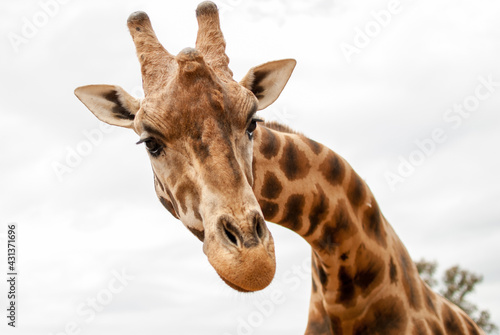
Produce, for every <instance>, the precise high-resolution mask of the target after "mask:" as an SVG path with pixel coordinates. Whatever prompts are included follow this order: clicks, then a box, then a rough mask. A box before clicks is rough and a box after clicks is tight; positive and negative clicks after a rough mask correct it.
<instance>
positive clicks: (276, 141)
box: [75, 2, 480, 335]
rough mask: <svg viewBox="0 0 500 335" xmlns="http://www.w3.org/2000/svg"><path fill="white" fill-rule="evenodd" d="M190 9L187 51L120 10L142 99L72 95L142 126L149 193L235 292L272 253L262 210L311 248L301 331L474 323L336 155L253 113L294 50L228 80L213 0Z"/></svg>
mask: <svg viewBox="0 0 500 335" xmlns="http://www.w3.org/2000/svg"><path fill="white" fill-rule="evenodd" d="M196 13H197V18H198V24H199V31H198V37H197V41H196V49H192V48H186V49H184V50H182V51H181V52H180V53H179V54H178V55H177V56H175V57H174V56H172V55H171V54H170V53H168V51H166V49H164V48H163V46H162V45H161V44H160V43H159V41H158V40H157V38H156V35H155V33H154V31H153V28H152V25H151V22H150V21H149V18H148V16H147V15H146V14H145V13H142V12H136V13H133V14H132V15H131V16H130V17H129V19H128V27H129V30H130V33H131V36H132V39H133V41H134V43H135V46H136V51H137V56H138V59H139V62H140V64H141V72H142V77H143V85H144V91H145V97H144V99H143V100H142V101H139V100H137V99H135V98H132V97H131V96H130V95H128V94H127V93H126V92H125V91H123V90H122V89H121V88H119V87H117V86H110V85H91V86H84V87H80V88H77V89H76V90H75V94H76V95H77V96H78V98H79V99H80V100H81V101H82V102H83V103H84V104H85V105H86V106H87V107H88V108H89V109H90V110H91V111H92V112H93V113H94V114H95V115H96V116H97V117H98V118H99V119H100V120H102V121H104V122H107V123H109V124H113V125H117V126H121V127H127V128H132V129H133V130H134V131H135V132H136V133H137V134H138V135H139V139H140V140H139V142H141V143H142V142H143V143H144V145H145V146H146V148H147V150H148V152H149V155H150V159H151V164H152V169H153V174H154V184H155V191H156V193H157V195H158V198H159V199H160V201H161V203H162V204H163V205H164V206H165V208H166V209H167V210H168V211H169V212H170V213H172V215H173V216H174V217H176V218H178V219H180V220H181V221H182V223H183V224H184V225H185V226H186V227H187V228H188V229H189V230H190V231H191V232H192V233H193V234H194V235H195V236H196V237H197V238H199V239H200V240H201V241H202V242H203V251H204V252H205V254H206V255H207V258H208V261H209V262H210V264H211V265H212V266H213V267H214V269H215V270H216V271H217V273H218V274H219V275H220V277H221V278H222V280H224V281H225V282H226V283H227V284H228V285H229V286H230V287H232V288H234V289H236V290H239V291H242V292H248V291H256V290H260V289H263V288H265V287H266V286H267V285H268V284H269V283H270V282H271V280H272V279H273V277H274V273H275V268H276V263H275V256H274V242H273V238H272V236H271V233H270V232H269V230H268V229H267V227H266V224H265V222H264V218H265V219H267V220H269V221H272V222H275V223H277V224H280V225H282V226H284V227H287V228H289V229H292V230H294V231H295V232H296V233H298V234H300V235H301V236H303V237H304V239H305V240H306V241H307V242H308V243H309V244H310V245H311V247H312V250H313V252H312V280H313V287H312V294H311V305H310V312H309V322H308V326H307V330H306V334H330V335H333V334H336V335H338V334H343V335H347V334H356V335H360V334H379V335H381V334H384V335H386V334H452V333H453V334H471V335H473V334H478V333H480V331H479V330H478V328H477V327H476V326H475V325H474V324H473V323H472V322H471V320H470V318H468V317H467V316H466V315H465V314H464V313H463V312H460V310H459V309H458V308H457V307H455V306H453V305H452V304H450V303H449V302H447V301H446V300H445V299H443V298H442V297H440V296H439V295H437V294H435V293H433V292H432V291H430V289H429V288H428V287H427V286H425V284H423V282H422V281H421V280H420V278H419V277H418V274H417V271H416V267H415V265H414V264H413V263H412V262H411V259H410V257H409V256H408V253H407V251H406V249H405V248H404V246H403V244H402V243H401V242H400V240H399V239H398V237H397V235H396V234H395V233H394V231H393V230H392V228H391V227H390V225H389V224H388V223H387V221H386V220H385V218H384V217H383V216H382V214H381V212H380V210H379V208H378V205H377V203H376V201H375V199H374V197H373V195H372V193H371V192H370V190H369V188H368V187H367V186H366V184H365V183H364V182H363V181H362V179H361V178H360V177H359V176H358V175H357V174H356V173H355V172H354V171H353V170H352V168H351V167H350V166H349V164H347V162H345V160H344V159H342V158H341V157H339V156H338V155H336V154H335V153H334V152H332V151H331V150H329V149H328V148H326V147H324V146H322V145H321V144H319V143H316V142H314V141H312V140H310V139H308V138H306V137H304V136H303V135H301V134H298V133H296V132H293V131H291V130H290V129H289V128H287V127H283V126H281V125H279V124H276V123H267V124H266V125H267V126H268V127H269V128H267V127H266V126H258V127H257V128H256V129H255V125H256V120H253V114H254V113H255V112H256V111H257V110H258V109H263V108H265V107H267V106H268V105H270V104H271V103H272V102H274V101H275V100H276V99H277V98H278V96H279V95H280V93H281V91H282V89H283V87H284V86H285V84H286V83H287V81H288V79H289V77H290V75H291V73H292V71H293V69H294V67H295V60H292V59H287V60H281V61H273V62H269V63H265V64H263V65H260V66H257V67H254V68H252V69H250V70H249V72H248V74H247V75H246V76H245V77H244V78H243V80H241V81H240V83H237V82H236V81H235V80H233V78H232V72H231V70H230V69H229V67H228V63H229V58H228V57H227V56H226V55H225V42H224V38H223V35H222V32H221V30H220V23H219V17H218V13H217V7H216V6H215V4H213V3H211V2H204V3H201V4H200V5H199V6H198V9H197V11H196ZM252 138H253V139H252Z"/></svg>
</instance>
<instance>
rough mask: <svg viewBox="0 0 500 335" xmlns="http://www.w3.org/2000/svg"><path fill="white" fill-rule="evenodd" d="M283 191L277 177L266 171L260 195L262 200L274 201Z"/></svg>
mask: <svg viewBox="0 0 500 335" xmlns="http://www.w3.org/2000/svg"><path fill="white" fill-rule="evenodd" d="M282 190H283V186H282V185H281V182H280V181H279V179H278V177H276V175H275V174H274V173H272V172H271V171H267V172H266V174H265V175H264V184H263V186H262V190H261V192H260V194H261V195H262V196H263V197H264V198H268V199H276V198H277V197H279V195H280V194H281V191H282Z"/></svg>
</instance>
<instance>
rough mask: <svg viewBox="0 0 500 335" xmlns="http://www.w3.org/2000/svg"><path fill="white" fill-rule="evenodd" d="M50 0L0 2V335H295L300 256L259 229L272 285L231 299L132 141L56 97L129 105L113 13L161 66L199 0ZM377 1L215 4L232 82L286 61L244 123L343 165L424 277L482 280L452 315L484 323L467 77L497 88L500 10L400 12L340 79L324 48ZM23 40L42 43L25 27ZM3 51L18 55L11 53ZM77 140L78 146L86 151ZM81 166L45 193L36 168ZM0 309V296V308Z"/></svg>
mask: <svg viewBox="0 0 500 335" xmlns="http://www.w3.org/2000/svg"><path fill="white" fill-rule="evenodd" d="M54 1H56V0H41V1H26V0H25V1H17V2H14V1H8V2H7V1H2V2H1V3H0V33H1V34H0V35H1V39H0V57H1V58H0V78H1V79H0V99H1V101H2V107H1V109H0V111H1V115H2V120H3V121H2V122H1V123H0V129H1V134H2V135H1V136H2V140H1V141H0V155H1V164H0V168H1V173H0V190H1V192H0V225H1V228H0V229H1V230H0V238H1V239H2V241H1V242H0V246H1V250H2V251H1V253H2V255H4V253H5V232H6V225H7V223H9V222H17V223H18V224H19V227H20V228H19V235H20V237H19V239H20V240H19V273H20V279H19V287H18V289H19V292H20V293H19V294H20V297H19V308H20V311H19V320H18V321H19V324H20V328H19V329H18V330H17V332H16V334H35V333H36V334H58V335H59V334H62V333H65V334H72V333H75V334H76V333H79V334H93V335H99V334H106V335H113V334H120V335H128V334H138V333H142V334H165V333H167V334H219V335H224V334H238V333H239V334H250V333H251V334H303V331H304V329H305V325H306V321H307V311H308V304H309V291H310V279H309V274H308V273H305V271H304V272H303V270H298V269H300V267H301V266H302V264H303V263H304V261H306V262H307V260H308V259H309V246H308V245H307V244H306V243H305V242H304V241H302V239H301V238H300V237H298V236H296V235H294V234H293V233H291V232H289V231H287V230H285V229H283V228H281V227H279V226H277V225H274V224H269V227H270V229H271V231H272V233H273V235H274V237H275V244H276V250H277V261H278V272H277V275H276V279H275V281H274V282H273V283H272V285H271V286H270V287H269V288H268V289H266V290H264V291H263V292H259V293H255V294H250V295H245V294H240V293H237V292H234V291H233V290H231V289H230V288H228V287H227V286H226V285H225V284H224V283H223V282H222V281H221V280H220V279H219V278H218V276H217V275H216V273H215V271H214V270H213V269H212V268H211V266H210V265H209V263H208V262H207V260H206V257H205V255H204V254H203V253H202V250H201V247H202V245H201V243H200V242H199V241H198V240H197V239H196V238H195V237H194V236H193V235H192V234H191V233H190V232H189V231H188V230H187V229H185V228H184V227H183V226H182V224H181V223H180V222H179V221H176V220H174V219H173V218H172V217H171V215H170V214H169V213H168V212H166V211H165V210H164V209H163V207H162V206H161V204H160V203H159V202H158V201H157V199H156V195H155V193H154V189H153V180H152V173H151V170H150V163H149V159H148V157H147V155H146V153H145V152H144V148H143V147H142V146H136V145H135V144H134V143H135V141H137V138H136V135H134V134H133V132H131V131H127V130H125V129H112V130H108V129H106V132H103V131H102V130H100V129H101V128H100V123H99V121H98V120H97V119H96V118H95V117H94V116H93V115H92V114H91V113H90V112H89V111H88V110H87V109H86V108H85V107H84V106H83V105H82V104H81V103H80V102H79V101H78V100H77V99H76V98H75V97H74V95H73V90H74V88H76V87H77V86H81V85H86V84H92V83H95V84H98V83H99V84H100V83H103V84H104V83H106V84H118V85H120V86H122V87H124V88H126V89H127V90H129V91H130V92H132V93H135V94H137V93H138V92H140V89H139V88H140V84H141V79H140V71H139V64H138V62H137V59H136V56H135V50H134V45H133V43H132V40H131V38H130V36H129V33H128V30H127V28H126V19H127V17H128V15H129V14H130V13H131V12H133V11H135V10H144V11H146V12H147V13H148V14H149V16H150V17H151V20H152V22H153V26H154V27H155V30H156V32H157V34H158V35H159V38H160V40H161V41H162V43H163V44H164V46H165V47H166V48H167V49H168V50H169V51H171V52H172V53H174V54H175V53H177V52H179V51H180V50H181V49H183V48H184V47H187V46H194V41H195V36H196V29H197V24H196V19H195V15H194V10H195V8H196V5H197V2H198V1H146V0H142V1H106V2H103V1H97V0H94V1H76V0H66V3H65V4H59V5H57V7H56V6H54V5H52V6H49V5H41V4H48V3H52V4H54V3H56V2H54ZM60 1H61V2H63V1H62V0H60ZM57 3H59V2H57ZM389 3H390V1H379V0H377V1H368V0H359V1H354V2H353V1H348V0H340V1H329V0H315V1H307V2H306V1H299V0H293V1H286V2H285V1H284V0H272V1H264V0H259V1H245V0H223V1H220V2H218V5H219V8H221V12H222V13H221V17H222V18H221V20H222V28H223V31H224V34H225V37H226V40H227V44H228V47H227V53H228V55H229V57H230V58H231V64H230V65H231V67H232V69H233V72H234V73H235V78H236V79H240V78H241V77H242V76H243V75H244V74H245V73H246V71H247V70H248V68H250V67H251V66H254V65H258V64H260V63H263V62H266V61H269V60H274V59H280V58H295V59H297V61H298V65H297V67H296V70H295V72H294V74H293V76H292V78H291V80H290V81H289V83H288V86H287V87H286V88H285V91H284V92H283V94H282V96H281V97H280V99H278V101H277V102H276V103H275V104H274V105H273V106H271V107H270V108H268V110H265V111H262V113H261V114H262V116H264V117H267V118H268V119H275V120H278V121H282V122H285V123H287V124H289V125H290V126H292V127H293V128H295V129H297V130H300V131H302V132H303V133H305V134H306V135H308V136H310V137H312V138H313V139H315V140H318V141H320V142H322V143H324V144H326V145H327V146H329V147H330V148H332V149H333V150H335V151H336V152H338V153H339V154H341V155H343V156H344V157H345V158H346V159H347V160H348V161H349V162H350V163H351V164H352V165H353V166H354V168H355V169H356V170H357V171H358V173H359V174H360V175H361V176H362V177H363V178H365V179H366V181H367V182H368V184H369V185H370V187H371V189H372V190H373V192H374V193H375V195H376V197H377V199H378V201H379V203H380V206H381V208H382V211H383V213H384V214H385V216H386V217H387V218H388V220H389V222H391V224H392V225H393V227H394V229H395V230H396V232H397V233H398V235H399V236H400V238H401V239H402V241H403V242H404V243H405V245H406V246H407V248H408V250H409V252H410V254H411V255H412V257H413V258H414V259H420V258H422V257H425V258H427V259H431V260H436V261H438V262H439V264H440V270H441V271H440V275H441V273H442V271H443V270H444V269H445V268H447V267H449V266H451V265H454V264H460V265H461V266H463V267H464V268H466V269H469V270H471V271H473V272H476V273H480V274H482V275H484V282H483V283H482V284H480V285H479V286H478V289H477V291H476V292H475V293H474V294H473V296H471V297H470V299H471V300H472V301H473V302H475V303H477V304H478V305H479V307H480V308H482V309H488V310H489V311H490V312H491V313H492V318H493V321H494V322H495V323H496V324H497V325H500V265H499V264H500V262H499V256H498V255H500V243H499V241H500V187H499V186H500V177H499V174H498V171H499V170H500V158H499V156H498V153H499V150H498V145H499V144H500V132H499V130H500V114H499V106H500V86H498V85H499V84H496V85H497V86H493V87H492V88H491V92H489V91H487V89H486V87H485V86H484V85H483V84H482V81H481V80H482V79H480V78H483V79H484V80H487V79H488V78H489V77H491V78H492V81H493V82H496V83H500V68H499V66H498V59H499V55H500V20H498V17H499V16H500V3H498V1H494V0H474V1H472V0H464V1H460V2H457V1H455V0H422V1H418V2H417V1H403V0H402V1H401V3H400V5H399V7H398V10H397V12H396V13H395V14H393V15H391V18H390V22H389V23H388V24H387V25H386V26H384V27H383V28H382V29H380V31H375V30H372V31H371V32H370V33H371V35H372V37H370V39H369V42H368V43H367V44H368V45H367V46H366V47H363V48H360V49H359V53H357V54H354V55H353V57H352V59H351V62H350V63H349V62H348V61H347V59H346V57H345V56H344V55H343V53H342V51H341V45H343V43H344V45H345V44H351V45H352V44H353V41H354V39H355V37H356V34H357V31H359V30H358V29H360V30H364V29H365V28H366V27H368V28H370V27H371V28H372V29H376V28H377V25H376V24H375V22H376V21H375V18H374V14H373V11H375V12H380V10H382V9H387V8H388V4H389ZM43 7H45V10H46V11H49V12H51V14H52V15H51V16H50V17H49V16H48V15H47V14H45V15H44V14H43V13H44V9H43ZM44 17H45V18H47V20H45V21H44ZM37 20H38V21H37ZM34 23H37V24H38V25H39V26H40V27H38V28H36V30H33V29H31V30H30V29H29V27H28V26H29V25H31V24H34ZM23 33H24V37H23ZM14 34H15V35H14ZM13 36H17V37H19V38H25V39H24V40H22V42H20V43H21V44H19V45H17V46H14V45H13V44H12V42H11V40H12V39H13ZM16 49H17V50H16ZM478 87H479V88H478ZM477 92H479V94H480V99H478V98H477V97H476V94H477ZM474 103H478V104H477V105H474ZM460 104H466V105H467V104H468V106H469V109H471V110H472V111H471V112H470V115H469V116H468V117H466V118H465V117H460V118H457V115H458V114H456V113H454V112H448V110H449V109H451V108H453V106H454V105H460ZM448 113H452V114H448ZM445 116H448V118H450V117H454V118H453V119H448V121H447V120H445V119H444V118H443V117H445ZM436 129H441V132H442V134H443V135H442V137H444V138H446V139H445V140H444V141H442V143H437V144H436V145H435V147H434V148H433V150H432V152H431V153H430V154H429V155H428V156H425V158H424V159H422V160H421V161H420V162H418V161H417V163H421V164H420V165H418V166H416V167H415V170H414V171H413V173H412V174H411V176H408V177H407V178H405V179H404V182H401V183H398V184H396V185H395V187H394V190H392V189H391V187H390V185H389V184H388V183H387V181H386V177H385V175H386V173H387V172H388V171H390V172H393V173H396V172H397V169H398V166H399V164H400V157H403V158H404V159H406V160H408V159H410V158H412V157H413V158H412V159H418V158H419V157H420V158H421V156H418V155H419V154H418V153H415V152H416V150H418V146H417V144H416V143H415V142H416V141H420V142H422V141H426V140H428V139H431V138H432V133H433V132H435V131H436ZM438 131H439V130H438ZM86 132H87V133H92V134H94V135H95V136H96V137H95V139H96V142H95V144H93V145H91V146H90V147H88V146H87V147H86V146H85V141H86V140H87V137H86V136H85V133H86ZM97 133H99V134H101V135H102V138H100V137H99V136H98V135H96V134H97ZM85 149H87V150H88V151H89V153H88V154H87V155H86V156H84V157H83V158H82V159H81V161H80V162H75V161H73V163H74V168H72V172H71V173H67V174H64V175H63V176H62V181H60V180H58V177H57V175H56V173H55V172H54V170H53V167H52V165H53V164H54V162H56V163H61V164H66V159H67V156H68V154H69V153H70V152H72V151H74V150H85ZM4 258H5V257H4V256H2V257H1V259H4ZM0 267H1V268H2V269H4V265H2V266H0ZM122 269H125V271H126V273H127V274H128V275H129V276H133V278H129V279H122V280H124V283H126V285H125V284H123V283H122V282H120V281H117V280H116V277H115V275H116V272H113V271H118V272H121V271H122ZM307 271H309V270H307ZM109 285H111V288H112V289H113V290H114V292H115V293H110V292H111V291H109V288H108V287H109ZM5 292H6V283H5V282H4V281H3V280H2V281H1V284H0V294H1V295H2V298H1V299H5V297H4V296H5V295H6V294H5ZM89 299H90V300H89ZM92 299H97V300H98V301H101V302H102V303H101V305H99V306H97V307H96V308H97V309H98V311H96V312H95V316H94V315H93V314H92V313H91V311H92V309H91V307H89V305H86V304H88V303H91V301H92ZM272 299H274V301H275V302H274V303H273V302H270V301H272ZM1 301H6V300H1ZM266 304H267V305H266ZM102 305H104V306H102ZM263 306H264V307H263ZM266 306H267V309H265V308H266ZM263 308H264V309H263ZM2 320H4V321H2V324H1V325H0V330H1V332H2V334H3V333H4V330H6V329H7V327H6V325H5V317H4V316H2ZM243 323H245V324H247V325H246V326H242V325H243ZM238 327H240V328H238ZM242 327H243V328H242ZM65 328H66V331H65ZM238 331H239V332H238ZM8 333H9V334H10V333H11V332H10V330H9V332H8ZM12 333H13V332H12Z"/></svg>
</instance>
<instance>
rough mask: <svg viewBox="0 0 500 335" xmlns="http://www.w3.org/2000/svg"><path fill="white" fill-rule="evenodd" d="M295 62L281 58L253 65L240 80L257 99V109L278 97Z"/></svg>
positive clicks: (262, 107) (264, 106)
mask: <svg viewBox="0 0 500 335" xmlns="http://www.w3.org/2000/svg"><path fill="white" fill-rule="evenodd" d="M295 64H297V62H296V61H295V59H282V60H276V61H272V62H269V63H264V64H262V65H259V66H256V67H253V68H251V69H250V71H248V73H247V74H246V75H245V77H243V79H242V80H241V81H240V85H242V86H243V87H245V88H247V89H249V90H250V91H252V93H253V94H254V95H255V97H256V98H257V99H258V100H259V105H258V108H257V110H262V109H264V108H266V107H267V106H269V105H270V104H272V103H273V102H274V101H275V100H276V99H278V97H279V95H280V94H281V91H283V88H285V85H286V83H287V82H288V79H289V78H290V76H291V75H292V72H293V69H294V68H295Z"/></svg>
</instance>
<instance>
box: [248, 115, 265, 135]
mask: <svg viewBox="0 0 500 335" xmlns="http://www.w3.org/2000/svg"><path fill="white" fill-rule="evenodd" d="M257 122H262V120H260V119H252V121H250V124H249V125H248V127H247V135H248V138H249V139H252V138H253V132H254V131H255V129H256V128H257Z"/></svg>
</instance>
